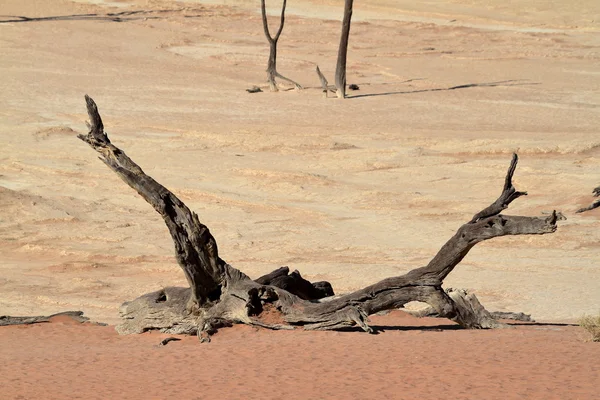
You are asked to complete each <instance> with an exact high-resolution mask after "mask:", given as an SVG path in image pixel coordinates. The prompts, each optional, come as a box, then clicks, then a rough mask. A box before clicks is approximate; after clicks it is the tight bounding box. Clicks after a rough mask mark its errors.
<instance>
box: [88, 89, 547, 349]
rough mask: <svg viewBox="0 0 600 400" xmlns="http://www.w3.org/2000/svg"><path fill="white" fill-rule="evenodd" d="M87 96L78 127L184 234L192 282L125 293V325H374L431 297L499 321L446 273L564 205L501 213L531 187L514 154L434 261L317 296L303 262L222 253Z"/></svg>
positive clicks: (321, 286) (530, 230)
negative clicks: (263, 268)
mask: <svg viewBox="0 0 600 400" xmlns="http://www.w3.org/2000/svg"><path fill="white" fill-rule="evenodd" d="M86 102H87V111H88V114H89V118H90V124H88V126H89V133H88V134H87V135H79V136H78V137H79V138H80V139H81V140H83V141H85V142H86V143H88V144H89V145H90V146H91V147H92V148H93V149H94V150H95V151H97V152H98V153H99V154H100V159H101V160H102V161H103V162H104V163H105V164H106V165H107V166H108V167H109V168H110V169H111V170H112V171H113V172H115V173H116V174H117V175H118V176H119V177H120V178H121V179H122V180H123V181H124V182H125V183H127V184H128V185H129V186H131V187H132V188H133V189H135V190H136V191H137V192H138V193H139V194H140V195H141V196H142V197H143V198H144V199H145V200H146V201H147V202H148V203H149V204H150V205H152V206H153V207H154V209H155V210H156V211H157V212H158V213H159V214H160V215H161V216H162V218H163V220H164V221H165V224H166V225H167V227H168V229H169V232H170V233H171V237H172V239H173V242H174V244H175V256H176V259H177V262H178V263H179V265H180V267H181V268H182V269H183V272H184V274H185V276H186V278H187V281H188V283H189V286H190V287H188V288H181V287H167V288H164V289H162V290H159V291H156V292H153V293H148V294H145V295H143V296H141V297H139V298H137V299H135V300H133V301H130V302H127V303H124V304H123V305H122V306H121V310H120V312H121V316H122V317H123V322H122V323H121V324H120V325H118V326H117V330H118V331H119V332H120V333H122V334H127V333H140V332H144V331H146V330H151V329H160V330H162V331H163V332H167V333H180V334H181V333H185V334H198V336H199V337H200V338H201V339H202V340H209V337H210V335H211V334H213V333H214V332H215V331H216V330H217V329H218V328H220V327H224V326H230V325H232V324H235V323H243V324H250V325H256V326H261V327H265V328H270V329H306V330H335V329H340V328H345V327H349V326H358V327H360V328H362V329H363V330H364V331H365V332H369V333H371V332H373V329H372V328H371V327H370V326H369V325H368V316H369V315H371V314H374V313H377V312H380V311H384V310H389V309H394V308H399V307H402V306H403V305H404V304H406V303H408V302H410V301H421V302H424V303H427V304H429V305H430V306H431V307H432V308H433V309H434V310H435V312H436V313H437V314H438V315H440V316H443V317H446V318H449V319H452V320H454V321H456V322H457V323H458V324H460V325H461V326H463V327H465V328H492V327H496V326H498V323H496V322H494V321H495V320H494V319H493V318H491V317H490V316H489V313H487V311H485V309H484V308H483V307H482V306H481V304H479V302H478V301H476V298H474V296H470V295H468V294H466V292H462V291H452V292H449V293H447V292H446V291H444V289H443V288H442V283H443V281H444V279H445V278H446V276H448V274H449V273H450V272H452V270H453V269H454V267H456V265H458V263H460V262H461V260H462V259H463V258H464V257H465V256H466V255H467V253H468V252H469V250H471V248H472V247H473V246H475V245H476V244H477V243H479V242H482V241H484V240H488V239H492V238H495V237H499V236H505V235H539V234H546V233H552V232H554V231H556V221H557V215H556V212H552V214H551V215H550V216H548V217H546V218H541V217H523V216H508V215H503V214H501V212H502V211H504V210H505V209H506V208H508V206H509V204H510V203H511V202H513V201H514V200H515V199H517V198H518V197H520V196H523V195H526V194H527V193H526V192H519V191H517V190H516V189H515V187H514V186H513V183H512V177H513V174H514V172H515V169H516V167H517V161H518V157H517V155H516V154H515V155H513V159H512V161H511V163H510V167H509V169H508V172H507V174H506V178H505V183H504V187H503V190H502V193H501V194H500V196H499V197H498V199H497V200H496V201H494V202H493V203H492V204H491V205H490V206H489V207H487V208H485V209H483V210H482V211H480V212H478V213H477V214H475V216H473V218H472V219H471V220H470V221H469V222H467V223H466V224H464V225H463V226H461V227H460V228H458V230H457V232H456V233H455V234H454V236H452V238H450V240H448V242H447V243H446V244H444V246H442V248H441V249H440V250H439V252H438V253H437V254H436V255H435V257H434V258H433V259H432V260H431V261H430V262H429V264H428V265H426V266H424V267H422V268H417V269H414V270H412V271H410V272H408V273H407V274H405V275H402V276H398V277H392V278H387V279H384V280H382V281H380V282H377V283H375V284H373V285H370V286H367V287H365V288H363V289H361V290H358V291H355V292H353V293H348V294H345V295H342V296H339V297H336V298H333V299H328V300H327V301H318V300H317V298H318V297H324V296H328V295H331V294H332V293H333V290H332V289H331V286H330V285H329V284H328V283H325V282H322V283H315V284H311V283H310V282H308V281H305V280H304V279H301V277H300V274H298V273H297V272H294V273H292V274H289V270H288V269H287V268H280V269H278V270H275V271H273V272H272V273H270V274H268V275H265V276H264V277H261V278H258V279H256V280H252V279H251V278H250V277H248V276H247V275H246V274H244V273H243V272H241V271H240V270H238V269H236V268H234V267H232V266H231V265H229V264H228V263H227V262H226V261H225V260H223V259H222V258H221V256H220V253H219V250H218V247H217V242H216V240H215V238H214V237H213V236H212V234H211V233H210V231H209V229H208V228H207V227H206V226H205V225H203V224H202V223H201V222H200V220H199V218H198V215H197V214H196V213H194V212H192V211H190V209H189V208H188V207H187V206H186V205H185V204H184V203H183V202H182V201H181V200H180V199H179V198H177V196H175V195H174V194H173V193H172V192H170V191H169V190H168V189H167V188H165V187H164V186H162V185H161V184H159V183H158V182H156V181H155V180H154V179H152V178H151V177H150V176H148V175H146V174H145V173H144V171H143V170H142V169H141V168H140V167H139V166H138V165H137V164H136V163H135V162H134V161H133V160H131V159H130V158H129V157H128V156H127V155H126V154H125V153H124V152H123V151H122V150H121V149H119V148H118V147H116V146H114V145H113V144H112V143H111V141H110V140H109V138H108V136H107V135H106V133H105V132H104V127H103V124H102V119H101V117H100V114H99V113H98V109H97V107H96V104H95V102H94V101H93V100H92V99H91V98H89V97H88V96H86ZM290 275H291V276H290ZM286 277H289V278H286ZM286 282H287V283H286ZM474 299H475V300H474Z"/></svg>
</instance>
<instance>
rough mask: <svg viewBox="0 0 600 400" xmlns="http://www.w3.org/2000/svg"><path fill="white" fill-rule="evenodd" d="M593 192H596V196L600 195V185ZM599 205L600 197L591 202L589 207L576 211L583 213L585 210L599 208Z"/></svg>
mask: <svg viewBox="0 0 600 400" xmlns="http://www.w3.org/2000/svg"><path fill="white" fill-rule="evenodd" d="M593 193H594V197H598V196H600V186H598V187H597V188H595V189H594V191H593ZM598 207H600V199H598V200H596V201H594V202H593V203H592V204H590V205H589V206H587V207H583V208H580V209H579V210H577V211H576V212H577V213H582V212H585V211H590V210H593V209H594V208H598Z"/></svg>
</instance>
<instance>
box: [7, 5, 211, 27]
mask: <svg viewBox="0 0 600 400" xmlns="http://www.w3.org/2000/svg"><path fill="white" fill-rule="evenodd" d="M183 10H184V9H182V8H178V9H166V10H135V11H121V12H116V13H106V14H97V13H92V14H73V15H56V16H52V17H32V18H30V17H25V16H21V15H0V24H7V23H15V22H45V21H112V22H127V21H135V20H140V19H161V18H165V17H164V15H161V14H166V13H171V12H178V11H183ZM185 11H192V12H193V11H204V10H201V9H192V10H190V9H185ZM200 16H201V14H199V13H198V14H186V15H183V17H184V18H196V17H200Z"/></svg>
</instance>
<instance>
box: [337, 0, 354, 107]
mask: <svg viewBox="0 0 600 400" xmlns="http://www.w3.org/2000/svg"><path fill="white" fill-rule="evenodd" d="M353 2H354V0H346V3H345V4H344V19H343V21H342V35H341V37H340V47H339V48H338V58H337V64H336V68H335V87H336V88H337V97H338V98H340V99H343V98H345V97H346V58H347V56H348V38H349V36H350V22H351V21H352V5H353Z"/></svg>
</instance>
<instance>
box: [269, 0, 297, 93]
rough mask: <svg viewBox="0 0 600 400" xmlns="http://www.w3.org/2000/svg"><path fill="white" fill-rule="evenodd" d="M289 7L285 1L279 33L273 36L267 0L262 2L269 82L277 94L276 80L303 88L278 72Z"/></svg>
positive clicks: (285, 0)
mask: <svg viewBox="0 0 600 400" xmlns="http://www.w3.org/2000/svg"><path fill="white" fill-rule="evenodd" d="M286 5H287V0H283V4H282V6H281V18H280V21H279V28H278V29H277V33H276V34H275V36H271V32H270V31H269V23H268V19H267V8H266V4H265V0H260V11H261V14H262V23H263V30H264V32H265V36H266V38H267V41H268V42H269V60H268V61H267V81H268V82H269V88H270V89H271V91H272V92H277V91H278V90H279V89H278V87H277V81H276V80H275V78H279V79H282V80H284V81H287V82H290V83H291V84H293V85H294V86H295V87H296V89H302V86H301V85H300V84H299V83H297V82H294V81H293V80H291V79H289V78H286V77H285V76H283V75H281V74H280V73H279V72H277V42H278V41H279V36H281V32H282V31H283V25H284V24H285V7H286Z"/></svg>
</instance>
